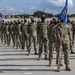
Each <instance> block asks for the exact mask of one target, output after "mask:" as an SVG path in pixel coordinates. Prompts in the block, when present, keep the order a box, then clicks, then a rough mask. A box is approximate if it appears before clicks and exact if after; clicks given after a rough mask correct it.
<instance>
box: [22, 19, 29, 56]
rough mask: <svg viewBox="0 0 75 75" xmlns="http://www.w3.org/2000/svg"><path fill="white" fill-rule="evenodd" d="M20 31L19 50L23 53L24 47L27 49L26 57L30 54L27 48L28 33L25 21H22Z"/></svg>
mask: <svg viewBox="0 0 75 75" xmlns="http://www.w3.org/2000/svg"><path fill="white" fill-rule="evenodd" d="M21 31H22V41H21V48H22V51H24V48H25V46H26V47H27V52H28V55H29V54H30V47H29V33H28V22H27V20H26V19H24V22H22V26H21ZM25 43H26V45H25Z"/></svg>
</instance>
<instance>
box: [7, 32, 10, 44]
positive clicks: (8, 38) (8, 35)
mask: <svg viewBox="0 0 75 75" xmlns="http://www.w3.org/2000/svg"><path fill="white" fill-rule="evenodd" d="M10 41H11V35H10V33H7V34H6V43H7V45H10Z"/></svg>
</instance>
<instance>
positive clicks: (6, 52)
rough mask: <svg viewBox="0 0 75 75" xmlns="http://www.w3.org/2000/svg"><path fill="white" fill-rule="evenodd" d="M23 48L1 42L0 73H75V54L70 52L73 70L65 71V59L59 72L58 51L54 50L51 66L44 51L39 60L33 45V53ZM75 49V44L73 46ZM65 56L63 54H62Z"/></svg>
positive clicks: (37, 74) (23, 74)
mask: <svg viewBox="0 0 75 75" xmlns="http://www.w3.org/2000/svg"><path fill="white" fill-rule="evenodd" d="M26 50H27V49H26V48H25V51H24V52H21V49H15V48H13V46H12V42H11V45H10V47H8V46H7V45H4V44H1V42H0V75H75V54H70V55H69V59H70V68H71V70H72V71H70V72H68V71H65V65H64V60H63V59H62V63H63V67H61V72H57V66H56V52H55V51H54V52H53V60H52V67H49V66H48V64H49V61H48V60H44V52H43V54H42V58H41V60H40V61H38V60H37V59H38V55H34V49H33V46H32V50H31V55H30V56H28V55H27V52H26ZM73 50H75V46H74V48H73ZM62 58H63V56H62Z"/></svg>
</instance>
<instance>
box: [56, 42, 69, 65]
mask: <svg viewBox="0 0 75 75" xmlns="http://www.w3.org/2000/svg"><path fill="white" fill-rule="evenodd" d="M59 48H60V43H59V42H58V43H57V44H56V51H57V58H56V64H57V63H58V57H59ZM62 52H63V53H64V63H65V64H66V65H68V64H69V43H63V44H62ZM60 55H61V57H60V61H59V62H60V63H61V60H62V53H61V54H60Z"/></svg>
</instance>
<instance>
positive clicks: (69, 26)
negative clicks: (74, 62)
mask: <svg viewBox="0 0 75 75" xmlns="http://www.w3.org/2000/svg"><path fill="white" fill-rule="evenodd" d="M67 22H68V23H67V25H68V29H69V36H70V50H71V54H75V52H74V51H73V38H72V36H73V35H72V30H73V28H72V25H71V23H70V20H69V19H68V20H67Z"/></svg>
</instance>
